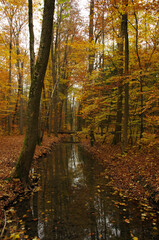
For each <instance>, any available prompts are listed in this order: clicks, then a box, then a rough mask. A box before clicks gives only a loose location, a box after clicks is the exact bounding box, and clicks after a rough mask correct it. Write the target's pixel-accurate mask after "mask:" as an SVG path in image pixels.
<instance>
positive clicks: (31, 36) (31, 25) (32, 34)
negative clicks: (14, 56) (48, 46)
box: [28, 0, 35, 81]
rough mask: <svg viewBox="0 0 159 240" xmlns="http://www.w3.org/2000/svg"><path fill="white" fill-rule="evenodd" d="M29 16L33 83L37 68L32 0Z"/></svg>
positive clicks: (29, 1) (29, 0)
mask: <svg viewBox="0 0 159 240" xmlns="http://www.w3.org/2000/svg"><path fill="white" fill-rule="evenodd" d="M28 15H29V34H30V40H29V44H30V72H31V81H32V79H33V75H34V67H35V53H34V30H33V6H32V0H28Z"/></svg>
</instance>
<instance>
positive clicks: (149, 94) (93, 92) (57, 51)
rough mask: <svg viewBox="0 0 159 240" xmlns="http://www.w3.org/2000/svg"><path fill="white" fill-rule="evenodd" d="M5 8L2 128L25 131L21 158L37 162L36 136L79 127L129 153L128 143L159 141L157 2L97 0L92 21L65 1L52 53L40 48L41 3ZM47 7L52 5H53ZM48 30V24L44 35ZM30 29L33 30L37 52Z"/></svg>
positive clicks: (0, 42)
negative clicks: (36, 19)
mask: <svg viewBox="0 0 159 240" xmlns="http://www.w3.org/2000/svg"><path fill="white" fill-rule="evenodd" d="M0 4H1V5H0V7H1V8H0V14H1V30H0V50H1V56H0V57H1V63H0V77H1V79H0V123H1V127H0V131H1V133H8V134H12V133H14V132H18V133H21V134H23V132H24V131H26V136H27V137H26V140H25V144H24V147H23V150H22V152H23V153H22V155H23V154H24V152H25V154H24V155H25V157H24V156H23V157H22V155H21V157H20V158H24V159H26V158H27V157H26V156H27V155H29V154H30V153H31V155H30V158H32V157H31V156H32V155H33V152H34V148H35V145H36V141H35V138H34V137H33V138H32V135H31V134H30V133H29V131H32V132H34V136H35V137H36V138H37V132H38V139H40V140H42V137H43V134H44V131H47V132H48V134H51V133H52V132H54V133H55V135H58V132H61V131H64V130H76V129H78V130H81V131H83V132H86V133H87V134H90V136H93V139H94V133H96V132H97V133H100V134H101V138H102V141H103V142H104V141H105V140H106V139H107V141H109V142H110V143H113V144H122V148H123V152H124V151H126V149H127V145H128V144H129V143H131V144H134V143H138V144H139V145H141V143H143V142H144V143H148V142H150V143H151V144H155V143H156V142H157V141H158V121H159V119H158V118H159V116H158V102H159V97H158V96H159V94H158V93H159V92H158V76H159V72H158V57H159V51H158V50H159V49H158V33H159V21H158V18H157V2H156V1H153V2H149V3H146V2H140V1H138V0H129V1H127V0H120V1H115V0H110V1H104V0H102V1H96V0H90V2H89V9H90V10H89V11H90V12H89V13H88V20H89V21H88V23H87V22H85V21H84V19H83V18H82V17H81V16H80V10H79V9H80V8H79V5H78V2H77V1H76V0H71V1H69V0H59V1H58V2H57V4H56V10H55V16H54V20H53V22H54V24H53V29H52V30H51V31H52V33H51V32H50V33H49V35H48V38H49V40H48V39H46V41H45V44H46V45H47V46H46V45H45V44H44V45H45V47H46V49H47V51H45V54H46V55H47V56H46V55H45V54H44V53H43V52H41V50H42V49H43V47H44V46H43V47H42V48H41V47H40V48H41V50H40V51H39V53H38V54H37V53H36V47H35V49H34V45H35V46H37V43H36V36H35V39H34V32H33V13H34V14H35V12H36V11H37V10H38V8H39V6H40V2H38V0H37V1H33V2H32V1H31V0H29V1H28V2H27V1H26V0H23V1H21V4H20V5H19V2H17V1H13V0H7V1H4V0H0ZM45 4H49V6H51V7H53V6H52V5H51V4H53V2H52V3H51V0H50V1H49V0H45ZM41 8H42V7H41V6H40V9H41ZM28 10H29V22H28V17H27V15H28V14H27V13H28ZM38 12H39V11H38ZM49 14H50V13H49ZM46 21H49V20H48V19H47V20H46ZM51 21H52V20H51ZM28 24H29V31H26V26H27V25H28ZM48 27H50V28H51V25H50V23H49V25H48ZM48 27H47V26H46V25H45V23H44V26H43V29H45V31H47V30H48ZM25 32H30V45H29V44H28V45H29V48H30V54H29V49H28V47H27V46H26V47H25V45H26V44H25V42H26V41H25V40H24V37H25V39H27V37H26V36H25ZM42 34H44V32H42ZM45 34H46V33H45ZM50 34H51V35H50ZM43 36H44V35H43ZM48 41H49V42H48ZM41 54H42V55H41ZM43 54H44V55H43ZM36 55H37V56H36ZM29 56H30V59H29ZM44 58H45V59H44ZM47 58H48V60H47ZM47 61H48V65H47V64H46V63H47ZM46 65H47V68H46ZM29 66H30V67H29ZM29 69H30V71H29ZM39 69H40V70H39ZM45 70H46V74H44V73H45ZM39 73H41V74H40V75H39ZM39 82H40V84H39ZM37 83H38V84H37ZM30 84H31V91H30V95H29V94H28V93H29V87H30ZM36 84H37V85H36ZM27 102H28V110H27V111H26V109H27ZM35 102H36V103H35ZM35 105H37V106H38V107H37V109H36V110H35V111H34V108H35ZM32 107H33V108H32ZM33 125H34V129H33V128H32V127H31V126H33ZM77 125H78V126H77ZM103 135H104V136H103ZM30 139H32V140H30ZM39 142H40V141H39ZM29 143H31V145H32V147H31V146H30V144H29ZM26 145H27V147H28V146H30V150H27V151H28V152H27V151H26V149H27V148H26V149H25V146H26ZM28 153H29V154H28ZM21 161H24V160H19V163H18V165H17V166H18V167H17V170H16V174H17V175H18V174H19V172H20V171H19V170H18V169H20V168H21V166H22V162H21ZM25 162H26V160H25ZM30 164H31V163H29V164H28V166H27V169H29V165H30ZM24 166H25V164H24ZM25 167H26V166H25ZM28 171H29V170H27V174H28ZM23 175H25V173H22V174H21V178H22V176H23ZM24 178H27V177H26V176H25V177H24Z"/></svg>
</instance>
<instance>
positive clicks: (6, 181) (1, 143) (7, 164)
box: [0, 135, 61, 223]
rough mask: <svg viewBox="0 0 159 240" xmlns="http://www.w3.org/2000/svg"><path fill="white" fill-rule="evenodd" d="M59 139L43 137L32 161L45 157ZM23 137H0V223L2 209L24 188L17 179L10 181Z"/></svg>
mask: <svg viewBox="0 0 159 240" xmlns="http://www.w3.org/2000/svg"><path fill="white" fill-rule="evenodd" d="M60 139H61V137H59V138H57V137H54V136H51V137H48V136H47V135H44V138H43V142H42V144H41V146H36V150H35V154H34V159H36V160H38V158H39V157H42V156H43V155H46V154H47V153H48V152H50V151H51V147H52V146H53V145H54V144H55V143H57V142H59V141H60ZM23 141H24V135H23V136H22V135H17V136H0V156H1V157H0V166H1V167H0V223H1V220H2V219H3V216H4V214H3V209H4V207H5V206H7V205H8V204H10V203H12V202H13V201H14V199H16V197H17V196H18V195H19V193H21V192H23V191H24V188H23V186H22V184H21V183H20V181H19V180H18V179H10V176H11V174H12V172H13V170H14V167H15V165H16V162H17V160H18V156H19V154H20V151H21V147H22V145H23Z"/></svg>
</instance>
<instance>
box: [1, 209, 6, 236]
mask: <svg viewBox="0 0 159 240" xmlns="http://www.w3.org/2000/svg"><path fill="white" fill-rule="evenodd" d="M6 225H7V216H6V211H5V210H4V226H3V229H2V232H1V238H2V236H3V234H4V230H5V228H6Z"/></svg>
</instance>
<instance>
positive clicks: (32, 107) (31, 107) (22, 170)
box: [14, 0, 55, 183]
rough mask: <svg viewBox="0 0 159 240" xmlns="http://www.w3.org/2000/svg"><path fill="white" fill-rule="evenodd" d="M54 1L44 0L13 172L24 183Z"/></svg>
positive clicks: (32, 147)
mask: <svg viewBox="0 0 159 240" xmlns="http://www.w3.org/2000/svg"><path fill="white" fill-rule="evenodd" d="M54 3H55V0H45V2H44V13H43V23H42V33H41V39H40V47H39V53H38V57H37V61H36V64H35V69H34V74H33V79H32V82H31V87H30V94H29V102H28V108H27V128H26V134H25V140H24V144H23V147H22V150H21V153H20V156H19V159H18V162H17V165H16V169H15V172H14V177H19V178H20V179H21V181H23V182H24V183H27V182H28V175H29V170H30V166H31V163H32V159H33V155H34V151H35V147H36V141H37V133H38V117H39V106H40V98H41V92H42V86H43V82H44V77H45V72H46V68H47V63H48V58H49V52H50V46H51V39H52V29H53V13H54Z"/></svg>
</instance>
